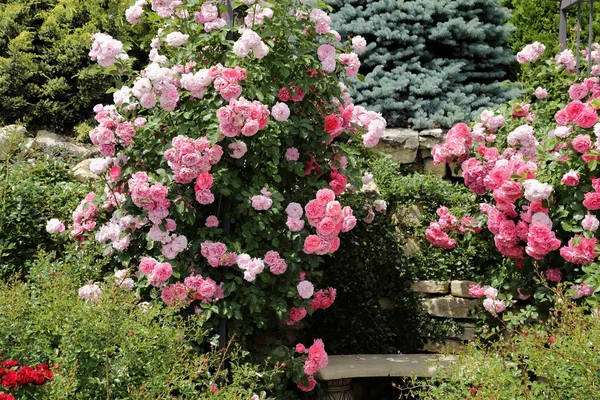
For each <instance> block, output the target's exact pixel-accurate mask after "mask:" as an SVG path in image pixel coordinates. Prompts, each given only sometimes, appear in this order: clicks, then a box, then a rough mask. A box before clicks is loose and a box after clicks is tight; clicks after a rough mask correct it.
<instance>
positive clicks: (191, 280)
mask: <svg viewBox="0 0 600 400" xmlns="http://www.w3.org/2000/svg"><path fill="white" fill-rule="evenodd" d="M224 297H225V296H224V293H223V283H221V284H219V285H217V283H216V282H215V281H214V280H212V279H211V278H202V277H201V276H200V275H190V276H188V277H187V278H185V280H184V282H183V283H181V282H176V283H174V284H171V285H168V286H164V287H163V289H162V292H161V298H162V300H163V301H164V302H165V304H167V305H168V306H171V307H185V306H188V305H189V304H191V303H192V302H193V301H195V300H199V301H200V302H202V303H208V302H212V301H215V300H220V299H223V298H224Z"/></svg>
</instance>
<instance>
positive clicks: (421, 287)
mask: <svg viewBox="0 0 600 400" xmlns="http://www.w3.org/2000/svg"><path fill="white" fill-rule="evenodd" d="M410 290H412V291H413V292H419V293H430V294H447V293H450V285H449V284H448V282H439V281H416V282H414V283H413V284H412V285H411V286H410Z"/></svg>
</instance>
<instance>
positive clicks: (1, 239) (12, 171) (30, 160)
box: [0, 133, 89, 277]
mask: <svg viewBox="0 0 600 400" xmlns="http://www.w3.org/2000/svg"><path fill="white" fill-rule="evenodd" d="M25 143H26V142H25V140H24V138H23V136H22V135H20V134H18V133H14V134H12V135H10V138H9V139H8V142H7V143H5V144H4V148H5V151H6V152H7V155H6V157H5V158H6V159H5V160H4V161H2V162H0V277H2V276H8V275H10V274H14V273H18V272H19V271H20V270H21V269H22V268H23V266H24V263H25V261H26V260H27V259H28V258H31V256H32V255H33V254H35V251H36V249H37V248H38V247H42V248H45V249H48V250H50V249H57V250H58V249H60V248H62V246H63V244H64V243H65V242H66V240H65V239H61V238H55V237H52V236H51V235H49V234H48V233H47V232H46V222H47V221H48V220H49V219H51V218H62V219H67V218H68V217H69V216H70V215H71V213H72V210H73V208H74V207H76V206H77V204H78V201H77V199H78V198H79V197H81V196H82V195H85V193H86V187H87V188H88V189H89V185H82V184H80V183H76V182H73V181H72V178H71V177H70V176H69V170H70V168H71V163H70V162H69V161H70V160H69V159H65V158H63V157H55V156H53V155H48V154H43V153H41V152H38V151H36V150H35V148H27V146H26V145H25ZM24 272H26V271H24Z"/></svg>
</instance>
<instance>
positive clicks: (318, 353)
mask: <svg viewBox="0 0 600 400" xmlns="http://www.w3.org/2000/svg"><path fill="white" fill-rule="evenodd" d="M328 363H329V358H328V356H327V353H326V352H325V345H324V344H323V341H322V340H321V339H316V340H315V341H314V343H313V345H312V346H310V348H309V349H308V357H307V358H306V361H305V362H304V373H305V374H307V375H313V374H314V373H316V372H317V371H319V370H321V369H323V368H325V367H326V366H327V364H328Z"/></svg>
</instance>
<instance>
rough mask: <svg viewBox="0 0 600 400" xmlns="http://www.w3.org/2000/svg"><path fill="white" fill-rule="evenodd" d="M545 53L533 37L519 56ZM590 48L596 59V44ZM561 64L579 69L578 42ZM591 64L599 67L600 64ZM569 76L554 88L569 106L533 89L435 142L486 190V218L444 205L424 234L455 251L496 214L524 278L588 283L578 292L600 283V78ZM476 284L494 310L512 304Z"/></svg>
mask: <svg viewBox="0 0 600 400" xmlns="http://www.w3.org/2000/svg"><path fill="white" fill-rule="evenodd" d="M599 48H600V46H597V45H595V46H594V47H593V52H595V53H594V54H592V55H590V57H592V60H593V63H594V67H596V64H598V62H597V61H596V60H600V58H598V54H596V53H597V52H598V49H599ZM543 51H544V47H543V45H540V44H539V43H534V44H532V45H529V46H526V47H525V48H524V49H523V51H521V52H520V53H519V54H518V55H517V59H518V61H519V62H520V63H534V62H535V61H536V60H537V59H538V58H539V57H540V56H541V55H542V53H543ZM583 54H584V56H586V57H587V52H584V53H583ZM554 63H555V64H554V65H555V66H556V68H557V70H558V71H563V70H564V71H565V72H566V73H565V72H558V73H559V74H564V75H563V76H568V75H567V74H568V73H573V72H574V71H575V69H576V60H575V57H574V55H573V52H571V51H570V50H565V51H563V52H561V53H560V54H559V55H557V56H556V57H555V58H554ZM532 68H533V67H532ZM543 68H545V67H543ZM550 68H553V67H550ZM590 72H591V73H592V74H593V75H595V74H597V73H600V68H595V69H592V71H590ZM569 81H570V84H569V85H566V86H565V89H563V92H562V93H552V94H551V95H552V96H553V99H555V98H560V99H561V101H555V100H553V101H555V104H561V106H560V107H562V108H559V107H557V106H555V105H548V104H547V103H546V102H541V101H540V100H542V99H546V98H547V97H549V96H550V94H549V93H548V91H547V90H545V89H544V88H542V87H537V88H535V87H534V88H528V89H527V90H528V93H529V95H530V96H531V97H530V99H527V98H526V99H525V101H523V100H522V99H521V100H519V101H517V102H515V103H514V104H513V105H512V107H511V108H512V110H510V109H509V111H508V112H509V113H511V114H510V115H507V116H506V117H504V118H502V119H500V118H499V119H498V121H497V122H490V121H494V118H496V117H497V116H496V115H495V114H494V112H492V111H488V110H486V111H484V112H483V113H482V114H481V121H480V122H477V123H476V124H475V125H474V126H473V128H472V129H469V126H467V125H465V124H457V125H455V126H454V127H453V128H452V129H451V130H450V131H449V132H448V135H447V137H446V140H445V142H444V143H443V144H441V145H437V146H436V147H434V149H433V150H432V154H433V157H434V161H435V162H436V163H459V164H460V166H461V169H462V174H463V177H464V183H465V185H466V186H467V187H468V188H469V189H470V190H471V191H472V192H473V193H474V194H476V195H478V196H481V197H479V201H481V203H480V211H481V214H482V216H480V217H476V218H475V219H469V220H464V221H463V220H461V226H460V227H459V228H458V229H457V228H456V226H457V225H458V222H457V221H458V218H453V217H452V215H451V214H449V213H448V211H447V210H446V209H445V208H444V207H442V208H440V211H438V215H439V217H440V218H439V220H438V221H434V222H431V224H430V227H429V229H427V230H426V232H425V237H426V238H427V239H428V240H429V241H430V242H431V243H432V244H433V245H435V246H437V247H441V248H444V249H452V248H454V247H458V246H459V243H460V241H461V240H462V239H461V236H460V235H461V234H464V232H465V231H468V229H469V227H470V226H471V225H472V224H473V223H474V222H475V221H477V220H480V221H486V220H487V221H486V222H485V226H486V227H487V230H488V231H489V232H490V233H491V235H492V238H493V241H494V244H495V246H496V248H497V249H498V251H499V252H500V253H501V254H502V255H504V256H506V257H507V258H509V259H511V260H513V262H514V264H515V266H516V267H517V268H518V269H519V270H522V271H523V273H524V276H525V277H527V276H529V277H530V276H531V274H538V276H541V277H543V278H545V280H546V281H547V282H550V283H551V284H558V283H560V282H564V281H566V282H582V281H584V282H586V283H581V284H579V283H578V284H576V285H573V286H572V288H571V292H572V297H573V298H575V299H579V298H582V297H587V296H589V295H591V294H592V293H593V292H594V291H595V288H594V287H592V286H591V285H590V284H589V283H587V282H590V281H588V280H586V278H587V277H590V276H591V275H590V272H588V271H594V270H595V266H596V264H595V263H596V261H597V258H598V256H599V255H600V250H598V247H599V246H598V237H597V234H596V232H597V231H598V227H599V226H600V222H599V219H598V216H597V211H598V210H600V179H598V178H597V163H598V162H599V161H600V140H599V139H598V137H599V135H600V124H599V123H598V108H599V107H598V104H599V103H598V101H599V99H600V81H599V79H598V78H597V77H591V78H584V79H578V81H577V82H572V79H571V77H569ZM558 87H559V86H558ZM553 90H558V89H557V87H553ZM529 100H531V103H530V102H529ZM536 113H539V114H540V115H543V117H544V118H547V120H548V121H552V122H550V126H547V125H544V124H546V123H545V122H544V123H538V122H537V120H538V118H539V117H538V116H536ZM498 117H502V116H500V115H498ZM552 117H554V118H553V119H552V120H551V118H552ZM463 218H464V217H463ZM469 218H472V217H469ZM475 226H476V227H477V225H476V224H475ZM454 232H457V233H458V235H457V234H456V233H454ZM473 233H477V230H476V229H475V230H474V231H473ZM465 238H466V236H465ZM465 240H468V239H465ZM581 266H584V267H583V268H582V267H581ZM587 266H591V267H589V268H586V267H587ZM592 267H593V268H592ZM593 281H594V282H595V280H593ZM532 283H533V282H529V285H531V284H532ZM516 289H517V290H516V292H517V296H516V297H518V298H519V299H521V300H528V299H531V298H532V297H531V295H530V294H527V293H532V289H533V288H531V287H526V288H523V287H519V288H516ZM534 290H535V289H534ZM469 292H470V294H471V295H472V296H473V297H477V298H479V297H482V296H484V295H485V296H486V300H485V301H484V302H483V306H484V308H485V309H486V310H487V311H488V312H490V313H491V314H493V315H497V314H499V313H501V312H502V311H504V309H505V308H506V307H508V306H510V304H511V302H512V301H511V298H510V297H508V298H504V299H499V298H498V295H497V292H496V293H491V292H490V293H488V292H487V290H484V289H483V288H482V287H480V286H472V287H471V288H470V290H469ZM484 292H485V293H484Z"/></svg>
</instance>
